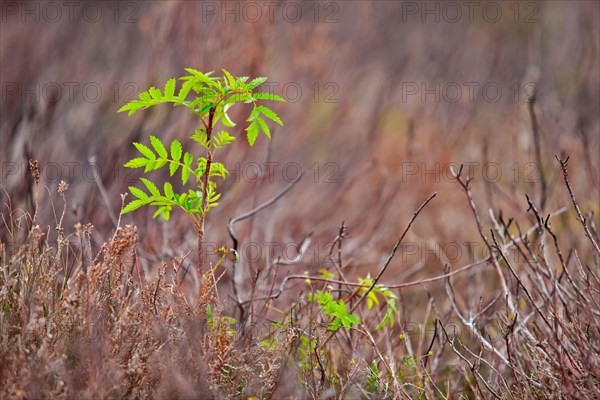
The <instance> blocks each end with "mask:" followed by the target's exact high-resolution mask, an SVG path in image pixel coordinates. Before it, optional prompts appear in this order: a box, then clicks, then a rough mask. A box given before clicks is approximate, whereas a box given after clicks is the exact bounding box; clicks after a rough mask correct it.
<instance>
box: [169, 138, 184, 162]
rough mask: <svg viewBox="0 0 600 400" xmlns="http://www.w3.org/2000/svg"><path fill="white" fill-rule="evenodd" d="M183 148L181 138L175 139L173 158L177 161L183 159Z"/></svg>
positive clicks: (173, 142) (172, 143)
mask: <svg viewBox="0 0 600 400" xmlns="http://www.w3.org/2000/svg"><path fill="white" fill-rule="evenodd" d="M182 152H183V149H182V148H181V143H180V142H179V140H177V139H175V140H173V141H172V142H171V158H172V159H173V160H175V161H179V160H180V159H181V153H182Z"/></svg>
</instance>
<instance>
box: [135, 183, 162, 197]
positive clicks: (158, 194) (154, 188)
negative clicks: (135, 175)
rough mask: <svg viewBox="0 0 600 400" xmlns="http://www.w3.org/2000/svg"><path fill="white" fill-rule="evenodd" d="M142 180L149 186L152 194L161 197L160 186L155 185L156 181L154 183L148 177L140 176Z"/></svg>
mask: <svg viewBox="0 0 600 400" xmlns="http://www.w3.org/2000/svg"><path fill="white" fill-rule="evenodd" d="M140 180H141V181H142V183H143V184H144V185H145V186H146V187H147V188H148V191H150V194H152V196H154V197H160V192H159V191H158V188H157V187H156V185H154V183H152V182H151V181H149V180H148V179H146V178H140Z"/></svg>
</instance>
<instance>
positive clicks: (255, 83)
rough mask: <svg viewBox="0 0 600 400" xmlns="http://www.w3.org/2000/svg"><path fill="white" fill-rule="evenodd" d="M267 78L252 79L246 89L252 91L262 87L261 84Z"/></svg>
mask: <svg viewBox="0 0 600 400" xmlns="http://www.w3.org/2000/svg"><path fill="white" fill-rule="evenodd" d="M267 79H268V78H267V77H265V76H259V77H258V78H254V79H252V80H251V81H250V83H248V89H250V90H253V89H254V88H256V87H257V86H260V85H262V84H263V83H265V82H266V80H267Z"/></svg>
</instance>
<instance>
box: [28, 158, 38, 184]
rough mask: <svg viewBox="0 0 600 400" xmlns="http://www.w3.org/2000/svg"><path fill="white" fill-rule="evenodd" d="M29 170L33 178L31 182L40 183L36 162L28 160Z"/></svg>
mask: <svg viewBox="0 0 600 400" xmlns="http://www.w3.org/2000/svg"><path fill="white" fill-rule="evenodd" d="M29 170H30V171H31V175H32V176H33V181H34V182H35V183H36V184H37V183H40V165H39V163H38V160H29Z"/></svg>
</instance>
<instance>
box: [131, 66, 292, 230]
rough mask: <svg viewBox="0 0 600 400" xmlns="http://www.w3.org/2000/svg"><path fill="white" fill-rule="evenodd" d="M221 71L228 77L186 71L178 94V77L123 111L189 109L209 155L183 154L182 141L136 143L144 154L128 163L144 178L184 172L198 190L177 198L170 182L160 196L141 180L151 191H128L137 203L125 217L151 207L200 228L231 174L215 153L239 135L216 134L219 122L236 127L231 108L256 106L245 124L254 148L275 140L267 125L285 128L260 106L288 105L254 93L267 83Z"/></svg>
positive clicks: (269, 95) (181, 175)
mask: <svg viewBox="0 0 600 400" xmlns="http://www.w3.org/2000/svg"><path fill="white" fill-rule="evenodd" d="M222 71H223V76H221V77H213V76H212V73H211V72H209V73H203V72H200V71H198V70H195V69H193V68H186V72H187V73H188V74H189V75H186V76H183V77H181V78H179V80H180V81H183V84H182V86H181V88H180V89H179V91H177V81H176V80H175V78H171V79H169V80H168V81H167V83H166V84H165V86H164V89H163V90H161V89H158V88H155V87H151V88H150V89H148V90H147V91H145V92H142V93H140V94H139V96H138V98H137V99H135V100H132V101H130V102H129V103H127V104H125V105H124V106H123V107H121V108H120V109H119V112H124V111H127V112H128V115H132V114H134V113H136V112H137V111H139V110H143V109H147V108H150V107H153V106H155V105H158V104H163V103H170V104H173V106H174V107H185V108H187V109H188V110H189V112H190V113H192V114H194V115H196V116H197V117H198V118H199V119H200V122H201V126H200V127H199V128H198V129H196V130H195V132H194V134H193V135H192V136H191V139H192V140H193V141H194V142H196V143H197V144H198V145H199V146H200V147H201V148H202V149H203V152H204V155H203V156H194V154H193V153H192V152H188V151H184V150H183V147H182V145H181V142H179V140H173V141H172V142H171V143H170V144H168V145H166V144H165V143H163V142H162V141H161V139H160V138H158V137H156V136H150V145H149V146H148V145H144V144H142V143H137V142H135V143H133V145H134V146H135V148H136V149H137V150H138V151H139V153H140V155H139V156H138V157H135V158H133V159H131V160H130V161H128V162H127V163H126V164H125V167H127V168H143V169H144V173H149V172H151V171H156V170H159V169H161V168H166V167H168V170H169V176H171V177H174V176H175V174H177V173H178V172H179V178H180V180H181V183H182V185H183V186H186V185H188V184H190V182H189V181H190V178H192V181H193V184H194V188H193V189H189V190H188V191H184V192H182V193H175V192H174V189H173V185H172V183H170V182H165V183H164V184H163V185H162V186H163V187H162V191H161V190H160V189H159V188H158V187H157V185H155V184H154V183H152V182H151V181H150V180H148V179H146V178H141V182H142V183H143V185H144V186H145V189H146V190H144V189H140V188H136V187H134V186H130V187H129V191H130V192H131V194H132V195H133V196H134V197H135V200H133V201H131V202H130V203H129V204H127V206H125V208H124V209H123V214H125V213H128V212H131V211H134V210H137V209H138V208H140V207H142V206H146V205H150V206H155V207H157V210H156V212H155V213H154V218H156V217H158V216H162V217H163V218H164V219H165V220H168V219H169V217H170V215H171V211H172V209H173V207H178V208H181V209H182V210H183V211H184V212H186V213H187V214H188V215H189V216H190V217H191V218H192V220H193V221H194V223H195V224H196V226H200V225H201V221H203V219H204V215H205V213H206V212H208V211H209V210H210V209H212V208H214V207H216V206H217V205H218V202H217V201H218V200H219V198H220V196H221V194H220V193H218V192H217V183H216V181H215V178H221V179H225V178H226V177H227V175H228V174H229V171H228V170H227V168H226V167H225V166H224V165H223V164H222V163H219V162H216V161H215V160H214V156H215V153H216V152H217V151H218V150H221V149H222V148H223V147H225V146H227V145H230V144H232V143H233V142H234V141H235V140H236V136H234V135H232V134H230V133H229V132H228V131H227V130H220V131H219V132H216V133H215V132H214V128H215V126H216V125H217V124H218V123H222V124H223V125H224V126H225V127H228V128H232V127H234V126H235V125H236V124H235V123H234V122H233V121H232V119H231V118H230V116H229V114H228V111H229V110H230V108H231V107H232V106H233V105H234V104H236V103H246V104H252V106H253V108H252V111H251V112H250V114H249V115H248V117H247V119H246V122H247V123H248V124H247V127H246V129H245V131H246V137H247V140H248V143H249V144H250V146H253V145H254V143H255V142H256V139H257V137H258V134H259V132H260V131H262V132H263V133H264V134H265V135H266V136H267V138H269V139H270V138H271V130H270V128H269V125H268V123H267V120H268V121H270V122H275V123H277V124H279V125H283V123H282V121H281V118H279V116H278V115H277V113H276V112H275V111H273V110H271V109H270V108H268V107H266V106H264V105H262V104H259V101H263V100H270V101H285V100H284V99H283V98H281V97H280V96H277V95H275V94H272V93H266V92H256V91H255V89H256V88H257V87H258V86H260V85H261V84H262V83H264V82H265V81H266V80H267V78H265V77H258V78H255V79H252V80H250V81H248V80H249V78H248V77H245V76H242V77H234V76H233V75H231V73H229V71H227V70H225V69H223V70H222ZM190 93H194V94H195V96H193V98H190V97H191V96H190ZM167 149H168V150H167Z"/></svg>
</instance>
